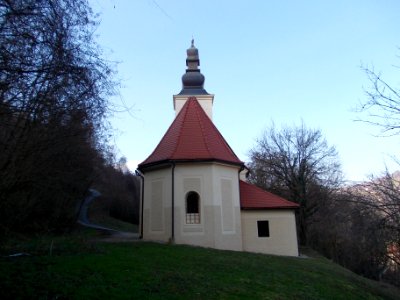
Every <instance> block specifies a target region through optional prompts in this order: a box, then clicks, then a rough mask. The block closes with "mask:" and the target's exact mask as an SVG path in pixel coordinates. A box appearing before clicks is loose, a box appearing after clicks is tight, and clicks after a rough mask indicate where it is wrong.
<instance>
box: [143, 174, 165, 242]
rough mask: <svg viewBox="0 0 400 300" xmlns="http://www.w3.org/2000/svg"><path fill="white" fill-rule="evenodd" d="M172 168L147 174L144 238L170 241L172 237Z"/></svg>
mask: <svg viewBox="0 0 400 300" xmlns="http://www.w3.org/2000/svg"><path fill="white" fill-rule="evenodd" d="M171 178H172V175H171V168H165V169H160V170H155V171H152V172H148V173H146V174H145V181H144V203H143V205H144V206H143V239H144V240H152V241H164V242H166V241H168V240H169V239H170V238H171V231H172V229H171V228H172V222H171V220H172V216H171V193H172V189H171V188H172V181H171Z"/></svg>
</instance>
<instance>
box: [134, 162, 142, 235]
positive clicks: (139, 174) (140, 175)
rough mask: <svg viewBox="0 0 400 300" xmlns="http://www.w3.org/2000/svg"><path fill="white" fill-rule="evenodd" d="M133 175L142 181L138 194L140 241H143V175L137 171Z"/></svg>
mask: <svg viewBox="0 0 400 300" xmlns="http://www.w3.org/2000/svg"><path fill="white" fill-rule="evenodd" d="M135 173H136V174H137V175H138V176H139V177H140V178H141V179H142V182H141V184H142V188H141V193H140V196H141V197H140V198H141V199H140V200H141V202H142V203H141V204H140V236H139V238H140V239H143V203H144V175H143V173H142V172H140V171H139V169H136V171H135Z"/></svg>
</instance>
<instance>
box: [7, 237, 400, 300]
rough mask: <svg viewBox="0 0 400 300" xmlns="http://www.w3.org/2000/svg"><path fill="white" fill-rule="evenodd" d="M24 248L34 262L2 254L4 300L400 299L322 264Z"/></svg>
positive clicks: (119, 248)
mask: <svg viewBox="0 0 400 300" xmlns="http://www.w3.org/2000/svg"><path fill="white" fill-rule="evenodd" d="M91 238H93V237H91ZM25 245H29V246H25V248H24V249H23V248H18V250H26V251H29V252H30V253H31V254H32V255H31V256H26V257H18V258H17V257H16V258H6V257H5V254H6V252H8V253H10V251H11V249H12V248H13V247H14V250H15V249H17V248H15V245H14V246H12V245H10V244H9V245H8V247H2V250H1V251H2V255H3V256H2V258H0V291H1V297H2V299H400V298H399V296H398V294H397V293H398V290H397V289H395V288H393V287H390V286H386V287H385V286H382V285H380V284H379V283H377V282H373V281H370V280H367V279H365V278H362V277H359V276H357V275H355V274H353V273H351V272H349V271H347V270H345V269H343V268H341V267H339V266H337V265H335V264H333V263H331V262H330V261H328V260H326V259H323V258H289V257H278V256H268V255H260V254H252V253H243V252H232V251H219V250H213V249H204V248H197V247H190V246H179V245H162V244H156V243H146V242H131V243H103V242H98V241H97V242H93V241H92V242H88V240H87V237H85V238H82V237H79V238H76V237H75V238H64V239H60V238H54V239H51V238H49V239H41V240H40V241H39V242H38V240H37V239H36V240H35V241H33V242H32V241H29V243H28V242H26V243H25Z"/></svg>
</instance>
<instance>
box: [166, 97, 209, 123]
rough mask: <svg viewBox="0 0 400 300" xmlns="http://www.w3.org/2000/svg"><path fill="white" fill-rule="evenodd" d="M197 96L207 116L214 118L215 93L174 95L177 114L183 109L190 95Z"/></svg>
mask: <svg viewBox="0 0 400 300" xmlns="http://www.w3.org/2000/svg"><path fill="white" fill-rule="evenodd" d="M193 96H194V97H196V98H197V100H198V101H199V103H200V106H201V107H202V108H203V110H204V111H205V113H206V114H207V116H208V117H209V118H210V119H211V120H212V108H213V102H214V95H191V96H188V95H174V96H173V99H174V109H175V116H177V115H178V113H179V112H180V111H181V109H182V107H183V105H185V103H186V100H187V99H188V98H189V97H193Z"/></svg>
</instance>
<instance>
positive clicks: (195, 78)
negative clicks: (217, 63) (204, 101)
mask: <svg viewBox="0 0 400 300" xmlns="http://www.w3.org/2000/svg"><path fill="white" fill-rule="evenodd" d="M186 54H187V58H186V66H187V69H186V73H185V74H183V76H182V91H181V92H180V93H179V95H208V93H207V91H206V90H205V89H204V87H203V86H204V80H205V78H204V76H203V74H201V73H200V69H199V66H200V59H199V50H198V49H197V48H196V47H195V46H194V39H192V43H191V46H190V48H189V49H187V50H186Z"/></svg>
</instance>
